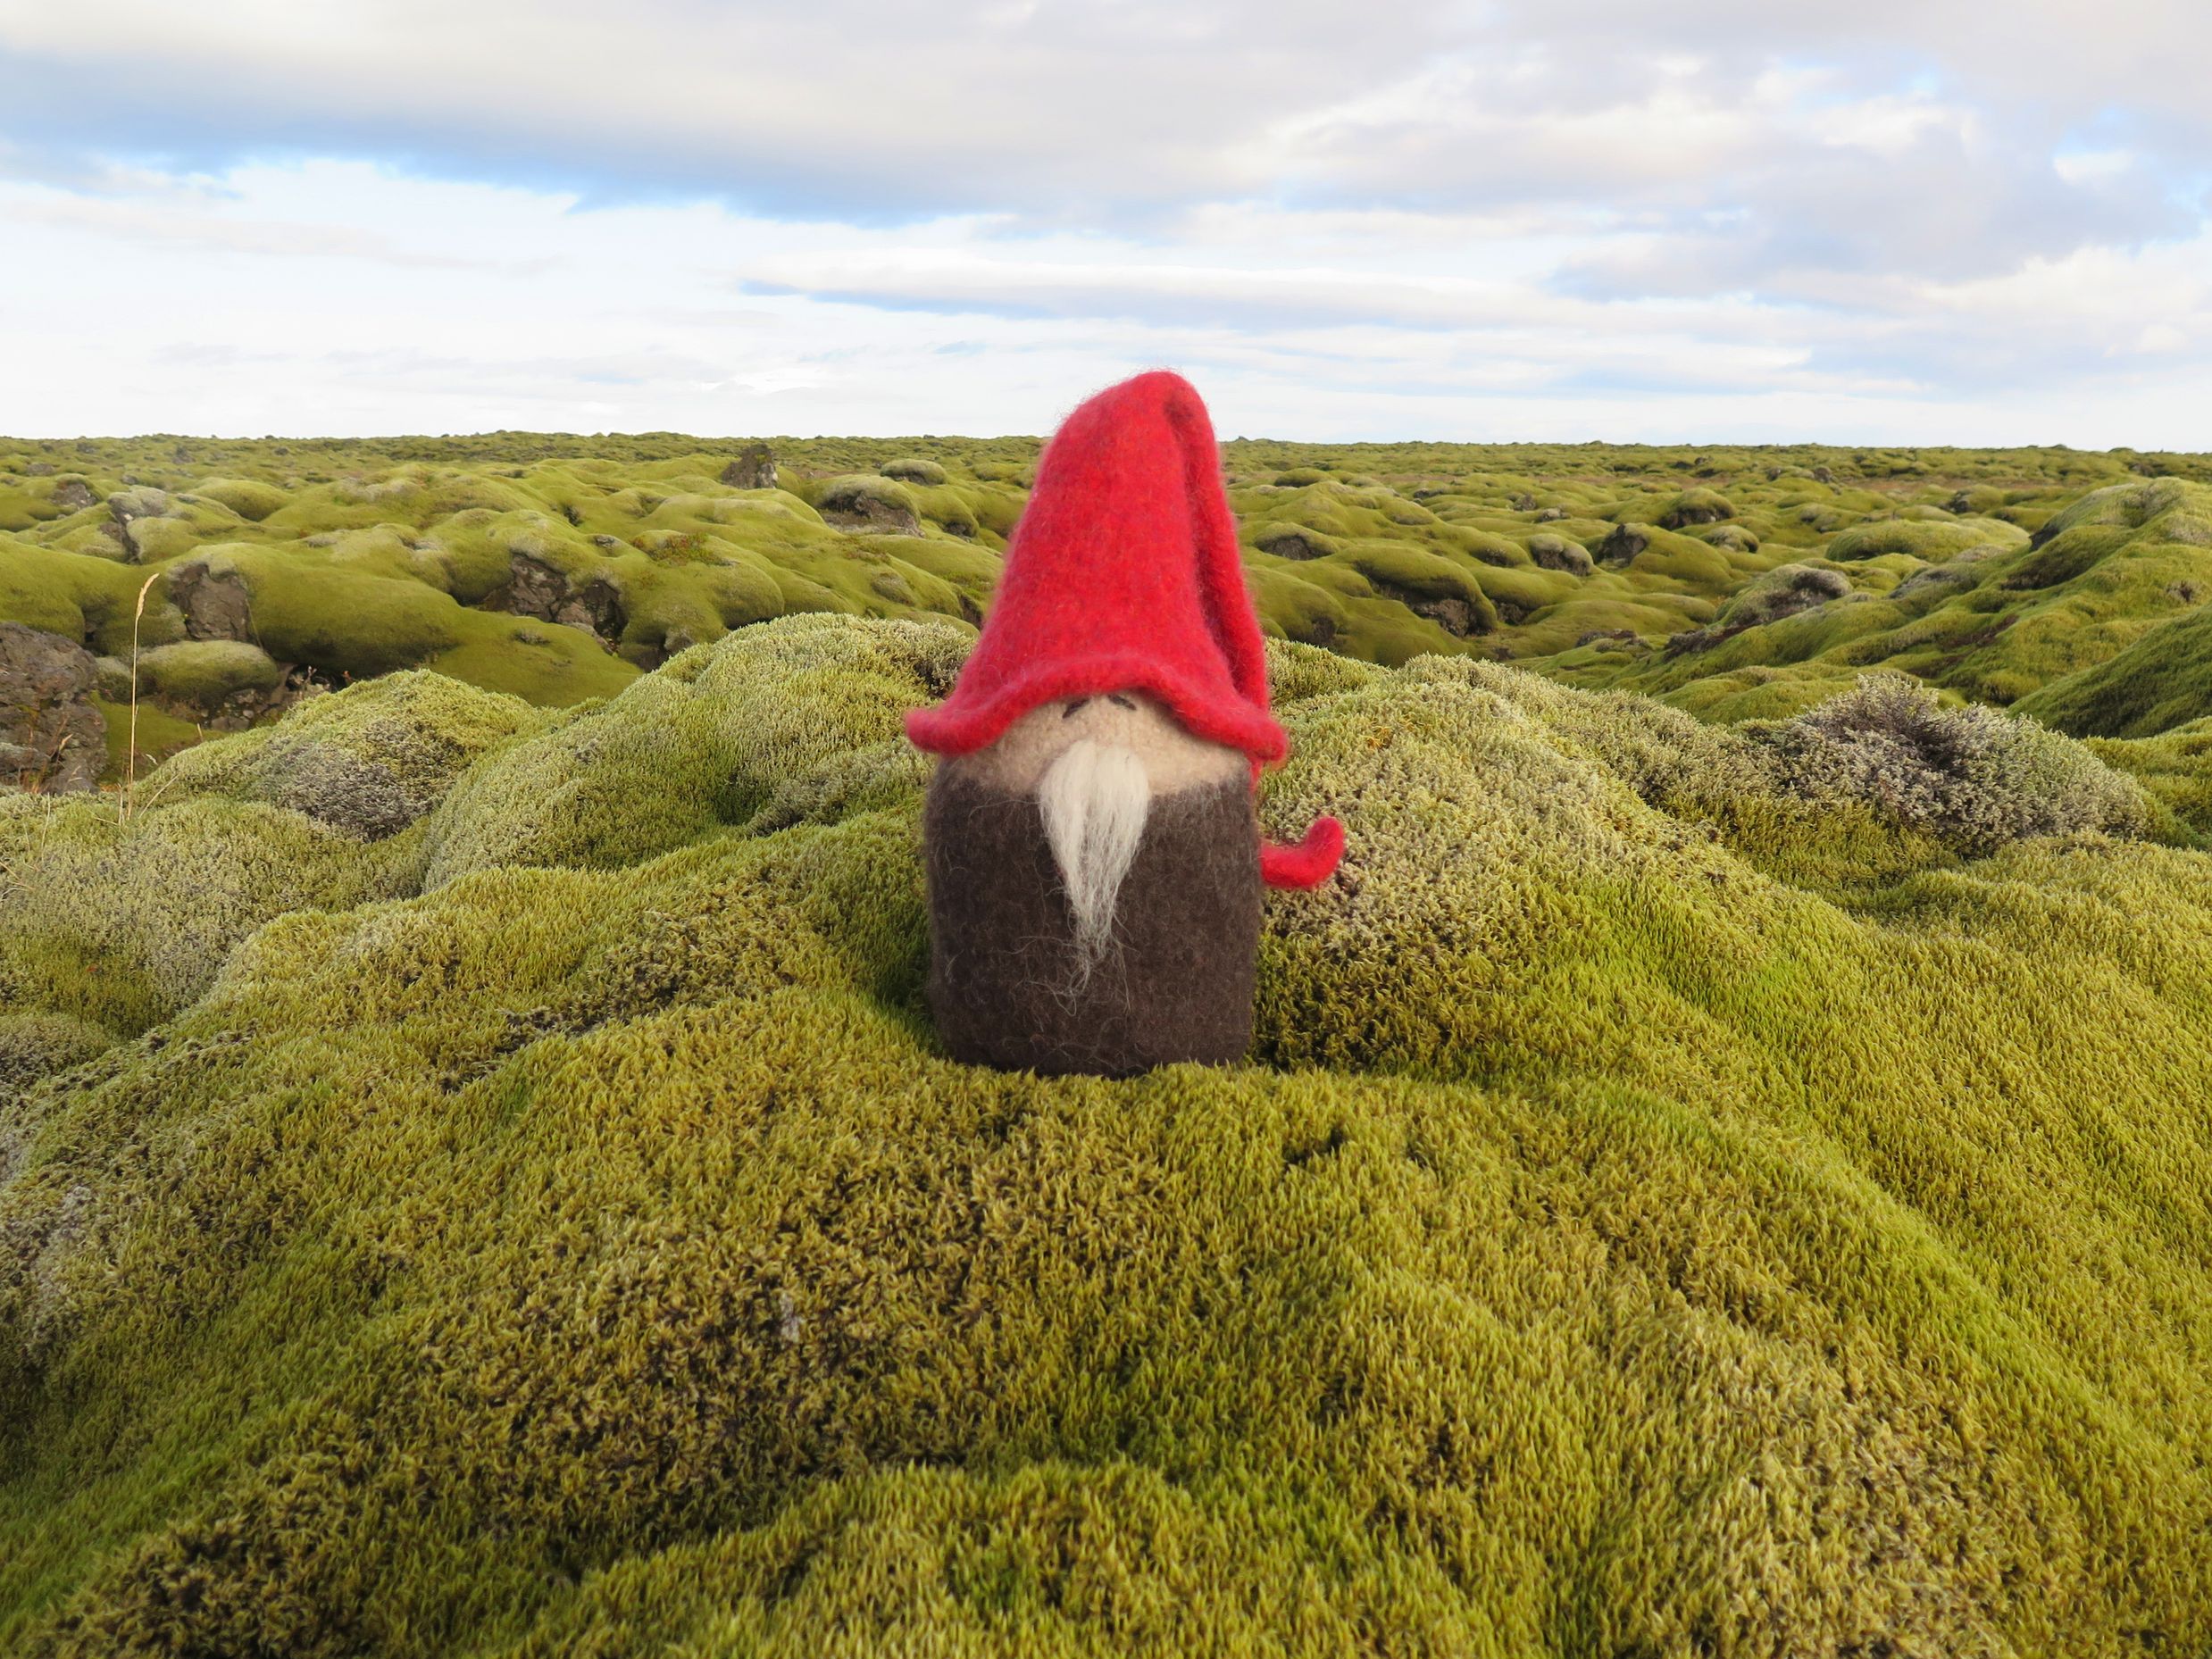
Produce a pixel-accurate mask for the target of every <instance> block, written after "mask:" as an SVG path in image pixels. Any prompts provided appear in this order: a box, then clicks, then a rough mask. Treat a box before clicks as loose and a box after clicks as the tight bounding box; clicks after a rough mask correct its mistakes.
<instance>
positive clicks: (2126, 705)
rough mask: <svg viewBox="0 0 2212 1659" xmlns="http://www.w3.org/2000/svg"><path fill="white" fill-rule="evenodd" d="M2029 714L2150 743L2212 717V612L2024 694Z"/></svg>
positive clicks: (2085, 733)
mask: <svg viewBox="0 0 2212 1659" xmlns="http://www.w3.org/2000/svg"><path fill="white" fill-rule="evenodd" d="M2018 707H2019V708H2020V710H2021V712H2022V713H2029V714H2033V715H2034V716H2035V717H2036V718H2037V719H2039V720H2041V721H2046V722H2048V723H2049V724H2050V725H2053V726H2056V727H2058V729H2060V730H2061V731H2070V732H2072V733H2074V735H2075V736H2076V737H2102V738H2149V737H2155V736H2156V735H2157V734H2158V733H2159V732H2161V731H2165V730H2166V729H2169V728H2172V727H2175V726H2179V725H2182V724H2183V723H2185V722H2188V721H2194V720H2197V719H2199V717H2201V716H2203V715H2205V714H2207V713H2212V608H2202V607H2200V608H2199V609H2197V610H2194V611H2191V612H2190V613H2188V614H2187V615H2185V616H2180V617H2176V618H2174V620H2173V621H2168V622H2166V623H2164V624H2162V625H2160V626H2159V627H2157V628H2154V629H2151V630H2150V631H2149V632H2148V633H2146V634H2144V635H2143V636H2142V637H2141V638H2140V639H2138V640H2137V641H2136V643H2135V644H2133V645H2132V646H2128V647H2127V648H2126V649H2125V650H2123V651H2120V652H2118V653H2117V654H2115V655H2113V656H2110V657H2108V658H2107V659H2106V660H2105V661H2103V662H2101V663H2096V664H2095V665H2093V666H2091V667H2089V668H2084V669H2083V670H2081V671H2079V672H2077V673H2074V674H2070V675H2067V676H2066V677H2065V678H2064V679H2058V680H2054V681H2053V682H2052V683H2050V684H2049V685H2048V686H2045V687H2043V688H2041V690H2039V691H2036V692H2034V693H2033V695H2031V696H2025V697H2023V698H2022V699H2021V700H2020V703H2019V704H2018Z"/></svg>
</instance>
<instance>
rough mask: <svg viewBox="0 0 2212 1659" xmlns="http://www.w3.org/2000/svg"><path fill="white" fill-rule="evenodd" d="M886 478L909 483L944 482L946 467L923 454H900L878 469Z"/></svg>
mask: <svg viewBox="0 0 2212 1659" xmlns="http://www.w3.org/2000/svg"><path fill="white" fill-rule="evenodd" d="M876 471H878V472H881V474H882V475H883V476H884V477H885V478H895V479H899V480H900V481H901V482H903V483H907V484H942V483H943V482H944V481H945V476H946V475H945V469H944V468H943V467H941V466H939V465H938V463H936V462H934V461H931V460H930V459H929V458H927V457H926V456H923V455H900V456H897V457H896V458H895V459H893V460H889V461H886V462H885V463H883V464H882V465H881V466H880V467H878V468H877V469H876Z"/></svg>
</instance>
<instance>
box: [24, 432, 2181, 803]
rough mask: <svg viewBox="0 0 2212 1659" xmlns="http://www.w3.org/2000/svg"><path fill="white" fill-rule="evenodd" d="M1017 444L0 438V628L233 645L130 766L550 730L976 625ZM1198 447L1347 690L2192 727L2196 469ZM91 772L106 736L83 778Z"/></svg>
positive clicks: (1734, 716)
mask: <svg viewBox="0 0 2212 1659" xmlns="http://www.w3.org/2000/svg"><path fill="white" fill-rule="evenodd" d="M1038 449H1039V446H1038V443H1037V440H1035V439H1031V438H1001V439H968V438H893V439H877V440H861V439H830V438H818V439H804V440H799V439H777V440H774V442H773V443H772V444H771V443H764V442H762V441H760V440H757V439H747V440H743V441H728V442H722V443H712V442H708V441H706V440H702V439H698V438H684V437H680V436H678V435H674V434H648V435H644V436H639V437H599V438H572V437H564V436H561V435H554V434H532V433H491V434H486V435H483V436H480V437H476V438H435V439H434V438H401V439H390V440H381V441H338V440H289V441H285V442H278V441H275V440H262V441H258V442H246V441H240V442H223V443H217V442H212V441H199V440H195V441H194V442H193V443H192V444H191V445H190V446H188V447H185V446H179V445H178V444H177V443H176V441H175V440H174V439H172V438H143V439H131V440H82V441H75V442H43V443H42V442H29V441H23V440H10V439H0V621H16V622H21V623H23V624H25V625H27V626H29V627H31V628H35V629H41V630H44V631H48V632H52V633H54V634H57V635H60V636H62V637H63V638H66V639H69V640H71V641H73V642H74V643H75V644H76V645H78V646H79V647H81V648H82V649H84V650H85V651H87V652H88V653H89V654H91V655H92V656H93V657H95V658H104V659H108V661H107V662H106V663H103V664H101V665H100V667H99V669H98V675H99V676H100V678H101V680H102V689H101V691H100V694H99V696H100V699H101V700H102V703H103V705H104V706H116V705H119V704H121V703H127V702H128V700H129V699H128V695H127V692H128V688H124V690H125V693H126V695H125V696H122V697H121V698H120V699H118V698H117V697H116V696H115V690H116V688H115V687H114V686H113V684H112V683H110V682H112V681H113V679H114V676H115V672H116V671H115V669H114V667H113V662H114V659H115V658H116V654H117V653H118V651H119V650H120V649H121V648H122V647H123V646H126V645H127V643H128V641H127V636H128V633H129V612H130V609H131V604H132V601H133V599H134V598H135V596H136V593H137V588H138V584H139V583H140V582H141V581H142V580H143V579H144V573H145V571H147V570H151V571H155V572H158V573H159V575H160V580H159V581H158V582H157V583H156V585H155V588H154V593H153V595H152V596H151V599H150V604H149V607H148V613H147V617H146V635H145V638H144V640H143V643H144V645H145V646H146V647H147V648H148V649H149V651H150V650H154V649H157V648H160V647H163V646H170V645H172V644H179V643H187V642H189V643H193V644H195V645H198V644H203V643H209V644H217V645H221V646H250V647H251V648H252V651H251V653H248V652H246V651H238V650H230V651H228V652H226V653H216V652H203V653H199V654H196V655H195V654H187V655H180V656H176V657H172V658H163V659H157V665H158V666H161V667H163V668H165V669H167V670H169V673H168V677H167V679H165V680H164V681H163V682H160V683H151V684H147V685H143V686H141V687H140V688H139V689H140V692H141V694H142V703H143V706H142V709H141V717H142V729H141V734H140V735H141V746H142V747H145V746H146V745H148V744H149V743H150V744H151V745H152V747H151V748H150V749H149V751H148V754H147V755H146V758H147V759H152V758H156V757H158V755H159V754H163V753H167V752H169V751H170V750H171V749H173V748H174V747H177V746H181V745H183V744H185V743H188V742H190V741H194V740H196V738H197V737H198V736H199V735H200V734H201V733H202V732H204V731H206V730H210V729H224V728H226V727H228V726H232V725H236V724H239V723H246V722H252V721H266V720H270V719H273V718H274V717H275V716H276V714H277V713H280V712H281V710H282V708H283V707H285V706H288V704H289V703H290V702H292V701H295V700H296V698H297V697H298V696H301V695H305V694H308V693H312V692H313V690H314V689H316V688H321V687H326V686H331V685H342V684H345V683H346V682H347V681H349V680H352V679H360V678H363V677H364V676H370V675H376V674H382V673H388V672H391V671H395V670H396V669H403V668H414V667H428V668H434V669H436V670H437V671H439V672H441V673H445V674H448V675H451V676H453V677H455V678H456V679H464V680H467V681H468V682H469V683H471V684H473V685H477V686H480V687H482V688H487V689H491V690H500V691H509V692H513V693H514V694H516V695H518V696H523V697H525V698H527V699H528V700H530V701H531V702H533V703H536V704H540V705H542V706H555V707H557V706H568V705H572V704H578V703H581V702H585V701H588V700H589V699H591V698H594V697H600V696H610V695H612V694H614V692H616V691H618V690H620V689H621V688H622V686H624V685H626V684H628V683H629V682H630V680H631V679H634V678H635V677H636V676H637V674H639V672H641V671H647V670H649V669H651V668H653V667H655V666H656V665H657V664H659V663H663V662H664V661H666V660H667V659H668V658H669V657H671V656H672V655H674V654H678V653H680V652H681V651H683V650H685V649H687V648H688V647H689V646H694V645H698V644H705V643H708V642H711V641H713V640H715V639H719V638H722V636H723V635H724V634H725V633H727V632H729V631H730V630H731V629H742V628H747V627H751V626H754V625H755V624H757V623H759V622H762V621H767V620H770V619H772V618H774V617H778V616H785V615H792V614H799V613H841V614H847V615H865V616H878V617H890V618H906V619H914V620H920V619H928V618H931V617H943V618H948V619H953V620H956V621H961V622H964V623H966V624H968V625H971V626H972V625H974V624H976V623H978V622H980V621H981V619H982V617H983V615H984V613H985V611H986V610H987V609H988V607H989V603H990V597H991V594H992V592H993V591H994V589H995V587H996V584H997V579H998V574H999V562H1000V555H1001V554H1003V553H1004V551H1005V547H1006V538H1007V536H1008V535H1009V534H1010V533H1011V532H1012V530H1013V528H1014V523H1015V521H1016V520H1017V519H1018V518H1019V516H1020V514H1021V513H1022V510H1023V505H1024V504H1025V502H1026V500H1027V496H1028V491H1029V489H1030V488H1031V486H1032V484H1033V481H1034V477H1035V466H1036V461H1037V456H1038ZM1221 453H1222V457H1223V468H1224V471H1225V475H1226V478H1227V481H1228V485H1229V489H1230V498H1231V506H1232V508H1233V510H1234V512H1235V514H1236V516H1237V519H1238V523H1239V536H1240V542H1241V545H1242V546H1243V547H1244V550H1245V563H1246V571H1247V576H1248V580H1249V581H1250V583H1251V585H1252V588H1253V592H1254V596H1255V599H1256V603H1257V604H1258V607H1259V613H1260V619H1261V622H1262V625H1263V627H1264V628H1265V630H1266V631H1267V633H1268V634H1269V636H1270V637H1272V638H1283V639H1291V640H1297V641H1299V642H1302V643H1305V644H1310V645H1319V646H1327V647H1328V648H1329V649H1331V650H1332V651H1335V652H1337V653H1339V654H1343V655H1347V656H1351V657H1356V658H1359V659H1361V660H1363V661H1368V662H1376V663H1385V664H1396V663H1404V662H1406V661H1409V660H1411V659H1412V658H1414V657H1415V656H1418V655H1422V654H1444V655H1455V654H1464V655H1470V656H1475V657H1480V658H1486V659H1491V660H1510V661H1514V662H1518V663H1524V664H1526V665H1528V666H1530V667H1532V668H1535V669H1537V670H1538V671H1540V672H1543V673H1546V674H1548V675H1550V676H1553V677H1555V678H1557V679H1563V680H1565V681H1566V682H1567V683H1569V684H1573V685H1578V686H1583V687H1587V688H1598V689H1617V690H1632V691H1640V692H1645V693H1648V694H1649V695H1652V696H1658V697H1660V698H1663V699H1664V700H1665V701H1667V702H1669V703H1671V704H1674V705H1675V706H1677V707H1681V708H1684V709H1687V710H1689V711H1690V712H1691V713H1695V714H1698V715H1699V716H1700V717H1702V718H1707V719H1713V720H1721V721H1739V720H1744V719H1783V718H1787V717H1789V716H1790V715H1793V714H1796V713H1800V712H1801V711H1803V710H1804V709H1806V708H1807V707H1809V706H1811V705H1812V704H1815V703H1817V702H1819V701H1821V700H1822V699H1824V698H1825V697H1828V696H1832V695H1834V694H1836V693H1837V692H1840V691H1841V690H1843V689H1845V688H1847V687H1848V686H1849V685H1850V684H1851V683H1852V682H1853V681H1854V680H1855V679H1857V678H1858V677H1859V676H1860V675H1861V674H1863V673H1865V672H1866V671H1870V670H1874V669H1882V668H1887V669H1893V670H1897V671H1901V672H1905V673H1908V674H1910V675H1912V676H1914V677H1915V678H1916V679H1919V680H1920V681H1922V682H1923V683H1924V684H1927V685H1930V686H1932V687H1934V688H1937V689H1939V690H1941V691H1943V692H1945V693H1947V694H1951V695H1954V696H1957V697H1959V698H1963V699H1966V700H1969V701H1974V702H1981V703H1989V704H1997V705H1999V706H2011V705H2014V704H2020V705H2021V706H2023V707H2024V708H2026V709H2027V710H2028V711H2029V712H2032V713H2035V714H2036V715H2037V716H2038V717H2039V718H2040V719H2042V720H2044V721H2046V722H2047V723H2049V724H2053V725H2055V726H2057V727H2058V728H2059V729H2063V730H2066V731H2069V732H2072V733H2074V735H2076V736H2100V735H2101V736H2119V737H2126V738H2149V737H2154V736H2157V735H2158V734H2159V733H2161V732H2164V731H2166V730H2169V729H2174V728H2176V727H2178V726H2181V725H2184V724H2187V723H2188V722H2189V721H2192V720H2197V719H2202V718H2207V717H2212V683H2208V681H2207V680H2206V679H2205V677H2204V674H2203V673H2202V672H2201V669H2202V665H2203V664H2204V663H2205V662H2206V661H2207V660H2208V657H2207V654H2206V653H2205V652H2203V651H2201V650H2198V649H2195V648H2193V646H2192V642H2193V641H2194V640H2195V639H2196V638H2197V634H2196V633H2192V632H2191V629H2192V628H2193V629H2197V630H2198V631H2199V632H2200V631H2201V630H2202V629H2203V628H2204V627H2206V626H2212V624H2208V623H2207V621H2206V614H2207V613H2206V612H2205V610H2204V607H2205V605H2206V604H2207V603H2208V601H2212V483H2208V480H2212V461H2208V458H2207V457H2204V456H2199V455H2149V454H2134V453H2133V452H2127V451H2117V452H2113V453H2111V454H2081V453H2077V452H2074V451H2069V450H2063V449H2059V450H1898V451H1888V450H1883V451H1866V450H1860V451H1845V450H1836V449H1826V448H1817V447H1811V446H1791V447H1785V448H1721V449H1709V450H1685V449H1665V448H1624V447H1615V446H1597V445H1582V446H1566V445H1560V446H1454V445H1420V444H1372V445H1331V446H1326V447H1323V446H1311V445H1297V444H1286V443H1275V442H1272V441H1265V440H1249V441H1247V440H1239V441H1237V442H1233V443H1229V444H1225V445H1223V446H1221ZM1782 571H1790V572H1792V574H1791V576H1790V578H1789V579H1787V580H1788V585H1787V588H1786V590H1785V589H1783V588H1776V586H1775V583H1776V582H1777V581H1778V580H1781V579H1782V578H1781V575H1780V573H1781V572H1782ZM1808 573H1809V574H1808ZM1755 597H1756V598H1757V603H1752V602H1751V601H1753V600H1754V598H1755ZM2123 659H2124V660H2123ZM88 672H90V671H88ZM272 675H273V676H274V677H275V678H274V683H273V684H272V683H271V676H272ZM78 677H79V678H82V677H83V676H82V675H79V676H78ZM0 737H4V734H0ZM123 743H124V739H123V738H121V736H119V735H117V734H115V733H114V732H113V731H112V730H111V733H110V743H109V748H110V753H111V759H110V770H111V771H113V773H115V774H118V775H119V774H120V771H121V758H122V747H123Z"/></svg>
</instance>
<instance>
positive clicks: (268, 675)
mask: <svg viewBox="0 0 2212 1659" xmlns="http://www.w3.org/2000/svg"><path fill="white" fill-rule="evenodd" d="M126 678H128V676H126ZM283 683H284V670H283V668H282V667H281V666H280V664H279V663H277V662H276V661H275V660H274V659H273V658H271V656H270V654H268V653H267V652H266V651H263V650H262V649H261V648H260V647H259V646H250V645H246V644H245V643H244V642H242V641H238V640H230V639H180V640H179V641H177V643H175V644H174V645H166V646H155V647H154V649H153V650H151V651H142V652H141V653H140V654H139V656H138V690H139V694H140V695H141V696H156V697H160V698H162V699H163V701H164V702H167V703H171V704H178V705H181V706H182V707H184V708H186V709H188V710H192V711H196V712H197V713H202V714H210V713H215V712H216V711H217V710H218V709H220V708H221V706H222V704H224V703H225V702H226V701H227V700H229V699H230V698H232V697H234V696H238V694H240V693H253V692H262V693H267V692H271V691H274V690H275V689H276V688H278V687H279V686H280V685H282V684H283Z"/></svg>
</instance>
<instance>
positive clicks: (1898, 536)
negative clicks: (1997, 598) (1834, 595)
mask: <svg viewBox="0 0 2212 1659" xmlns="http://www.w3.org/2000/svg"><path fill="white" fill-rule="evenodd" d="M2026 539H2027V538H2025V537H2024V535H2022V534H2021V533H2020V532H2019V531H2018V530H2017V529H2015V528H2014V527H2013V526H2011V525H2008V524H2000V523H1999V522H1998V521H1995V520H1993V519H1984V520H1974V519H1939V520H1936V521H1932V522H1924V521H1920V520H1916V519H1882V520H1877V521H1874V522H1873V523H1869V524H1856V525H1853V526H1852V527H1851V528H1850V529H1847V530H1844V531H1842V532H1841V533H1840V534H1838V535H1837V536H1836V537H1835V538H1834V539H1833V540H1832V541H1831V542H1829V544H1828V546H1827V550H1826V551H1827V556H1828V557H1829V558H1831V559H1833V560H1836V561H1838V562H1839V563H1842V562H1848V561H1850V560H1856V559H1877V558H1884V557H1889V556H1892V555H1896V554H1903V555H1905V556H1906V557H1908V558H1914V559H1923V560H1925V561H1927V562H1928V563H1941V561H1942V560H1945V559H1948V558H1949V557H1951V556H1952V555H1953V554H1961V553H1965V552H1966V551H1967V550H1968V549H1969V548H1973V547H1981V546H1991V545H1995V546H2024V545H2025V543H2026Z"/></svg>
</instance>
